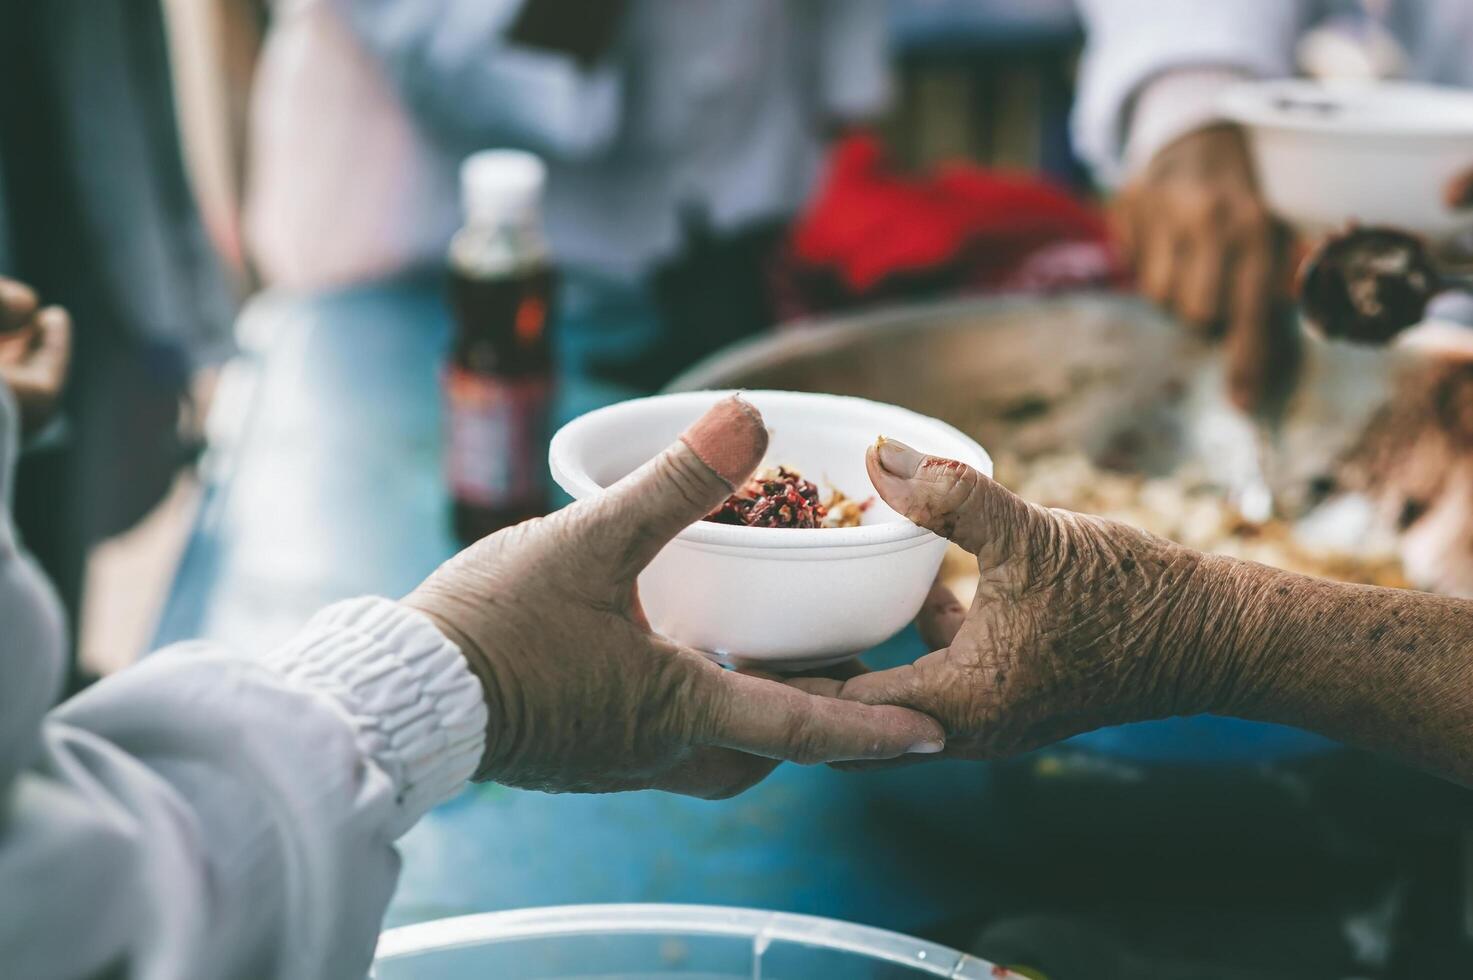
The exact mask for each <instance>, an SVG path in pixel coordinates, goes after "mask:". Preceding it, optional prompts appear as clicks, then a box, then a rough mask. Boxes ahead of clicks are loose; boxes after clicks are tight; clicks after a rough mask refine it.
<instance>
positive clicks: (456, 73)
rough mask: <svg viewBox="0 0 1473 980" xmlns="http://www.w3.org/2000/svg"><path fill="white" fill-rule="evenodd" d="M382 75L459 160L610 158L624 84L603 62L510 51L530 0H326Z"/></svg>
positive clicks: (616, 71)
mask: <svg viewBox="0 0 1473 980" xmlns="http://www.w3.org/2000/svg"><path fill="white" fill-rule="evenodd" d="M328 2H329V3H330V5H331V6H332V7H333V9H335V10H336V11H337V12H338V13H339V15H341V16H342V17H343V19H344V20H345V21H346V23H347V24H348V26H349V28H350V29H351V30H352V32H353V33H354V35H355V36H356V37H357V38H358V40H359V42H360V43H361V44H362V45H363V46H364V47H365V48H366V49H367V50H368V51H369V52H371V53H372V54H373V55H374V56H375V57H376V58H377V59H378V60H379V62H380V64H382V65H383V67H384V69H385V71H386V72H387V73H388V76H389V77H390V79H391V80H392V81H393V84H394V87H395V89H396V90H397V91H398V93H399V95H400V97H401V98H402V99H403V100H404V102H405V104H406V105H407V106H408V107H409V110H410V112H411V114H412V115H413V116H414V118H415V121H416V122H417V123H418V124H419V125H420V126H422V127H424V129H425V130H426V132H427V133H429V134H430V135H431V136H432V137H433V138H435V139H436V140H437V141H438V142H440V143H441V144H443V145H445V146H447V147H448V148H450V149H451V150H453V151H454V152H456V153H458V154H465V153H469V152H471V151H474V150H480V149H485V148H487V147H492V146H511V147H517V148H521V149H526V150H530V151H532V152H534V153H538V154H541V155H543V156H546V157H549V158H552V159H564V160H572V159H588V158H591V157H596V156H599V155H600V154H602V153H603V152H605V151H606V150H607V149H608V148H609V147H610V146H611V145H612V143H613V141H614V138H615V136H616V135H617V133H618V130H619V123H620V118H621V108H622V104H621V103H622V99H623V89H624V86H623V78H622V74H621V72H620V71H619V69H618V67H617V66H616V65H614V64H612V63H609V62H608V61H607V60H606V62H605V63H603V64H599V65H594V66H591V67H587V68H585V67H581V66H579V65H578V64H577V63H576V62H575V61H574V59H573V58H572V57H570V56H567V55H563V54H559V53H556V52H549V51H541V50H536V49H533V48H529V47H525V46H521V45H516V44H512V43H509V42H508V41H507V39H506V33H507V32H508V31H509V30H510V29H511V26H512V24H513V22H514V21H515V18H516V16H517V14H518V13H519V12H520V10H521V8H522V4H523V2H524V0H328Z"/></svg>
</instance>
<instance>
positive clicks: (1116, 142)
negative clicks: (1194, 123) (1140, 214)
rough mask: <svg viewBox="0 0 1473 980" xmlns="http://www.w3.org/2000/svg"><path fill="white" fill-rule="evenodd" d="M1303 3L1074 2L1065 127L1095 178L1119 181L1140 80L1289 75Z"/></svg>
mask: <svg viewBox="0 0 1473 980" xmlns="http://www.w3.org/2000/svg"><path fill="white" fill-rule="evenodd" d="M1310 6H1311V4H1310V2H1309V0H1079V10H1080V13H1081V14H1082V15H1083V17H1084V21H1085V31H1086V43H1085V50H1084V56H1083V59H1082V61H1081V63H1080V69H1079V71H1080V75H1079V92H1078V99H1077V101H1076V103H1075V108H1074V119H1073V130H1074V142H1075V146H1076V148H1077V149H1078V151H1079V153H1080V155H1081V156H1082V157H1083V158H1084V159H1085V160H1086V162H1088V163H1089V164H1090V165H1091V166H1092V167H1093V168H1094V171H1095V175H1096V177H1097V178H1098V179H1099V180H1100V181H1101V182H1102V183H1104V184H1107V185H1114V184H1117V183H1119V182H1120V181H1121V180H1122V179H1123V177H1124V176H1125V168H1124V160H1123V154H1124V150H1125V147H1126V144H1127V141H1128V139H1129V135H1130V126H1131V110H1132V108H1133V106H1134V103H1135V100H1136V98H1137V96H1138V95H1139V94H1140V93H1141V91H1142V89H1143V88H1144V87H1145V85H1146V84H1147V83H1148V82H1150V81H1151V80H1152V79H1155V78H1157V77H1160V76H1163V75H1166V74H1168V73H1170V72H1172V71H1176V70H1180V69H1202V68H1208V69H1224V70H1228V71H1231V72H1235V73H1239V74H1242V75H1248V76H1253V77H1264V78H1274V77H1281V76H1286V75H1289V74H1292V72H1293V66H1294V59H1293V50H1294V43H1295V40H1296V38H1297V36H1298V34H1299V31H1300V29H1301V27H1302V26H1303V24H1304V23H1305V21H1306V19H1307V17H1308V15H1309V8H1310ZM1178 135H1180V134H1179V133H1178Z"/></svg>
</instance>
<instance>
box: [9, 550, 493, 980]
mask: <svg viewBox="0 0 1473 980" xmlns="http://www.w3.org/2000/svg"><path fill="white" fill-rule="evenodd" d="M5 581H6V580H5V579H4V578H3V577H0V605H3V603H4V601H5V591H4V590H5ZM31 652H32V651H30V650H28V649H25V648H23V647H22V646H19V645H18V644H17V643H15V642H13V636H12V634H11V633H10V631H9V630H6V631H3V632H0V669H4V676H3V677H0V681H8V680H9V679H10V677H11V675H12V672H11V671H10V670H8V669H5V668H6V667H7V666H8V665H12V664H15V663H20V662H23V661H24V660H25V659H26V658H27V657H28V656H29V655H30V653H31ZM0 690H4V685H3V684H0ZM6 700H7V701H8V697H7V699H6ZM43 703H44V702H43ZM485 723H486V708H485V703H484V699H483V697H482V693H481V689H480V683H479V681H477V679H476V678H475V676H474V675H473V674H472V673H471V672H470V671H469V670H468V669H467V667H466V665H465V661H464V658H463V657H462V656H461V655H460V652H459V651H458V650H457V649H456V648H455V647H454V646H453V645H452V644H451V643H450V642H448V641H447V640H446V639H445V638H444V637H443V636H442V635H441V634H440V633H439V631H438V630H437V629H436V628H435V627H434V626H433V625H432V624H431V623H430V622H429V621H428V620H426V619H423V618H422V617H420V616H419V615H418V614H416V613H413V612H411V611H409V610H407V609H405V608H403V607H401V606H399V605H398V604H397V603H394V602H390V601H388V600H385V599H359V600H352V601H349V602H344V603H339V604H337V605H335V606H332V607H330V608H328V609H327V610H325V611H323V612H322V613H320V614H319V615H318V616H317V617H316V618H314V619H313V620H312V622H311V623H310V624H309V625H308V626H307V627H306V628H305V629H304V630H303V631H302V632H301V633H300V634H299V635H298V636H297V637H296V639H294V640H293V641H292V642H291V643H289V644H287V645H286V646H285V647H283V648H281V649H279V650H276V651H274V652H272V653H271V654H269V655H268V656H266V657H264V658H260V659H251V658H246V657H242V656H237V655H232V654H229V653H226V652H223V651H220V650H214V649H209V648H207V647H204V646H202V645H194V646H189V645H186V646H184V647H181V648H176V649H172V650H167V651H163V652H161V653H159V654H156V655H154V656H152V657H149V658H147V659H146V660H145V661H144V662H142V663H141V664H139V665H138V666H136V667H133V668H130V669H128V670H125V671H123V672H121V673H119V674H117V675H115V676H113V677H111V678H108V679H107V680H104V681H102V682H100V683H98V684H96V685H94V686H93V687H92V688H90V689H88V690H87V691H85V692H84V693H83V694H81V695H79V696H78V697H76V698H73V699H72V700H71V701H69V702H67V703H66V704H64V705H62V706H61V707H60V708H57V709H56V710H55V711H53V712H51V714H50V715H49V716H48V717H47V718H46V719H45V721H44V722H43V723H42V724H41V726H40V737H39V750H38V752H37V753H36V754H35V756H34V757H33V758H31V759H30V760H29V761H28V764H27V765H26V766H25V768H24V769H23V770H22V771H21V772H20V773H19V774H18V775H17V776H15V777H14V779H13V780H12V781H11V785H10V786H9V787H8V793H6V795H5V796H4V797H3V800H4V802H3V803H0V951H3V953H0V959H3V962H4V964H5V972H6V973H7V975H12V976H17V977H21V976H23V977H27V978H28V980H47V978H52V977H57V978H62V977H85V976H90V975H95V974H96V973H98V972H99V971H101V970H103V969H106V968H110V967H121V966H125V965H126V967H127V968H128V969H129V970H131V971H132V972H131V974H130V975H133V976H138V977H143V978H158V980H173V978H189V980H196V978H213V977H231V978H233V977H240V978H272V977H303V978H308V977H311V978H317V977H362V976H364V974H365V972H366V970H367V968H368V964H369V961H370V959H371V956H372V951H373V946H374V940H375V937H376V936H377V934H378V930H379V925H380V922H381V919H382V917H383V913H384V909H385V907H386V906H387V903H388V900H389V897H390V894H391V892H392V890H393V887H394V884H395V881H396V878H397V873H398V858H397V855H396V853H395V851H394V849H393V846H392V845H393V841H394V840H395V838H396V837H397V836H398V835H400V834H401V833H403V831H404V830H406V829H407V828H408V827H409V826H410V825H411V824H413V823H414V821H415V820H417V819H418V818H419V817H420V816H421V815H422V814H423V813H424V812H425V811H426V810H428V809H429V808H430V807H431V806H433V805H434V804H436V803H437V802H439V801H441V800H443V799H445V798H446V797H447V796H448V795H450V794H451V793H453V792H454V791H455V790H456V788H457V787H459V786H460V785H461V784H462V783H463V782H464V781H465V780H466V779H467V778H469V777H470V775H471V774H472V772H473V771H474V769H475V766H476V764H477V762H478V760H479V759H480V757H481V753H482V747H483V740H484V731H485Z"/></svg>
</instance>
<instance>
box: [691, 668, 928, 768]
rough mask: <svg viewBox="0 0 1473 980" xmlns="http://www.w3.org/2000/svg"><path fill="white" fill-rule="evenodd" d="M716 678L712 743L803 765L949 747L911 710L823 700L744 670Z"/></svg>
mask: <svg viewBox="0 0 1473 980" xmlns="http://www.w3.org/2000/svg"><path fill="white" fill-rule="evenodd" d="M708 676H709V677H711V678H712V679H713V680H712V681H711V683H713V685H714V692H715V697H714V698H713V704H712V710H711V713H710V715H709V716H708V717H707V718H705V719H703V721H704V723H705V724H706V725H707V726H709V727H708V731H707V737H706V740H707V742H708V743H709V744H713V745H718V746H721V747H723V748H728V749H736V750H737V751H740V752H745V753H748V754H750V755H758V756H763V757H765V758H768V759H783V760H786V761H788V762H797V763H801V764H803V765H813V764H816V763H820V762H849V761H853V760H856V759H893V758H896V757H897V756H902V755H906V754H908V753H915V754H922V755H930V754H934V753H937V752H940V751H941V750H942V749H943V748H944V747H945V745H946V733H945V731H944V729H942V727H941V726H940V725H939V724H938V723H937V722H936V721H935V720H934V719H932V718H929V717H927V716H926V715H924V714H921V713H920V712H918V711H912V710H910V709H908V708H902V707H896V706H893V705H887V704H875V705H871V704H862V703H860V702H859V701H858V700H840V699H838V698H831V697H822V696H819V695H814V694H810V693H807V692H805V691H802V690H800V689H798V688H797V687H795V686H792V685H788V684H784V683H781V682H779V681H772V680H767V679H765V678H762V677H753V676H750V675H747V674H740V673H737V672H736V671H720V672H715V673H712V674H709V675H708ZM829 683H831V684H835V683H838V682H835V681H830V682H829ZM851 683H852V682H851Z"/></svg>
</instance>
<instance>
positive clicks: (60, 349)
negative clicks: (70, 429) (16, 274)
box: [0, 277, 72, 435]
mask: <svg viewBox="0 0 1473 980" xmlns="http://www.w3.org/2000/svg"><path fill="white" fill-rule="evenodd" d="M71 337H72V331H71V320H70V318H69V317H68V316H67V314H66V311H65V310H63V309H62V308H61V307H59V306H48V307H45V308H42V307H41V305H40V302H39V301H38V300H37V298H36V294H35V292H34V291H33V290H31V288H30V287H29V286H25V285H22V284H21V283H18V282H16V281H15V280H13V279H6V278H4V277H0V384H3V385H4V386H5V387H7V388H9V389H10V392H11V394H12V395H14V396H15V400H16V402H17V403H18V404H19V406H20V423H21V431H22V433H24V434H27V435H29V434H31V433H33V432H36V431H37V430H39V429H41V428H42V427H43V426H45V424H46V423H47V422H48V421H50V420H51V417H52V416H53V415H54V414H55V412H56V407H57V404H58V403H59V402H60V400H61V392H62V388H63V387H64V386H65V384H66V375H67V365H68V363H69V362H70V360H71Z"/></svg>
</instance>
